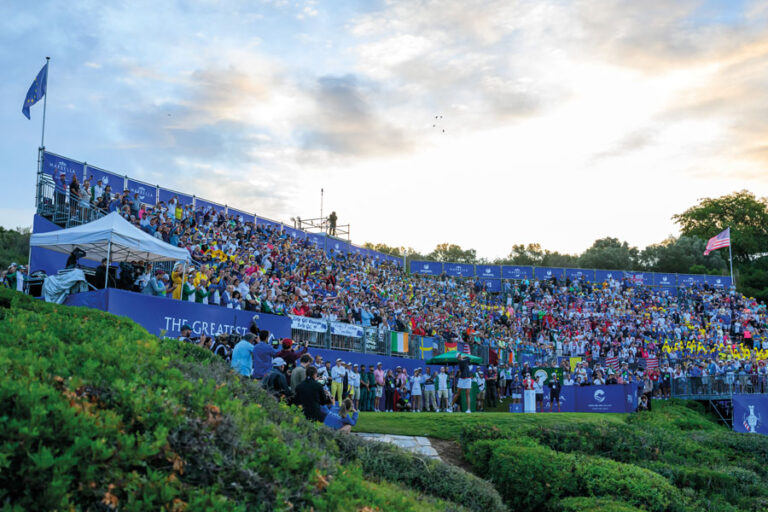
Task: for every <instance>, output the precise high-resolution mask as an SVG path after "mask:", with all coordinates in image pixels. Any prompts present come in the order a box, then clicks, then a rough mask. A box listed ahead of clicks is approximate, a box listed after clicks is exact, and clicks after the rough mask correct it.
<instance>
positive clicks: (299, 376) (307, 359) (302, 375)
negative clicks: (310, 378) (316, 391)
mask: <svg viewBox="0 0 768 512" xmlns="http://www.w3.org/2000/svg"><path fill="white" fill-rule="evenodd" d="M311 363H312V356H310V355H309V354H304V355H302V356H301V358H299V365H298V366H297V367H296V368H294V369H293V371H292V372H291V390H293V392H294V393H295V392H296V388H297V387H298V386H299V384H301V383H302V382H304V381H305V380H306V379H307V367H308V366H309V365H310V364H311Z"/></svg>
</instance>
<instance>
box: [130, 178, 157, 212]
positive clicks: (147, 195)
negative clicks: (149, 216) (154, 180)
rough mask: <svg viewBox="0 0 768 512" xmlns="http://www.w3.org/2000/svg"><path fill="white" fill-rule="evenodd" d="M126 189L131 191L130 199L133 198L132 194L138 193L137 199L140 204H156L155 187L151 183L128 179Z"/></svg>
mask: <svg viewBox="0 0 768 512" xmlns="http://www.w3.org/2000/svg"><path fill="white" fill-rule="evenodd" d="M128 191H129V192H130V193H131V200H133V195H134V194H139V201H141V202H142V204H149V205H152V206H155V205H156V204H157V188H156V187H154V186H152V185H147V184H146V183H142V182H140V181H135V180H131V179H129V180H128Z"/></svg>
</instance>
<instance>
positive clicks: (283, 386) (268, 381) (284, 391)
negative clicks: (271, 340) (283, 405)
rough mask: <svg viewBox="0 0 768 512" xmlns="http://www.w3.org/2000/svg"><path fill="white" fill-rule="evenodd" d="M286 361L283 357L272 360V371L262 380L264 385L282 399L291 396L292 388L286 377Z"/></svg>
mask: <svg viewBox="0 0 768 512" xmlns="http://www.w3.org/2000/svg"><path fill="white" fill-rule="evenodd" d="M285 366H286V365H285V361H284V360H283V358H281V357H276V358H274V359H273V360H272V371H271V372H270V373H269V375H267V376H266V377H264V379H263V380H262V383H261V385H262V387H263V388H264V389H266V390H267V391H269V392H270V393H271V394H272V395H273V396H274V397H275V398H277V399H278V400H279V399H282V398H286V397H289V396H291V389H290V388H289V387H288V381H287V380H286V379H285Z"/></svg>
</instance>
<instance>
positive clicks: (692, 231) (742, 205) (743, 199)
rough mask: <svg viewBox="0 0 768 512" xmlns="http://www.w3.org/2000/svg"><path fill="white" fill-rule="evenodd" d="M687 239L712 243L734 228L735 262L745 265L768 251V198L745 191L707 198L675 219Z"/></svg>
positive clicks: (732, 234) (732, 243)
mask: <svg viewBox="0 0 768 512" xmlns="http://www.w3.org/2000/svg"><path fill="white" fill-rule="evenodd" d="M672 220H674V221H675V222H676V223H677V224H679V225H680V230H681V232H682V234H683V235H685V236H694V237H698V238H701V239H702V240H708V239H710V238H712V237H713V236H715V235H716V234H718V233H720V232H721V231H723V230H724V229H725V228H727V227H730V228H731V249H732V251H733V259H734V261H737V262H741V263H745V262H748V261H749V260H750V259H751V258H752V257H756V256H757V255H758V254H760V253H764V252H766V251H768V199H766V198H759V199H758V198H756V197H755V195H754V194H753V193H752V192H749V191H747V190H742V191H740V192H734V193H732V194H729V195H726V196H721V197H717V198H714V199H712V198H709V197H707V198H704V199H701V200H699V204H697V205H695V206H692V207H690V208H688V209H687V210H685V211H684V212H683V213H679V214H677V215H673V216H672Z"/></svg>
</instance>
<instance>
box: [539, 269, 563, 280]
mask: <svg viewBox="0 0 768 512" xmlns="http://www.w3.org/2000/svg"><path fill="white" fill-rule="evenodd" d="M534 274H535V276H536V279H552V278H553V277H554V278H557V279H561V278H562V277H564V275H565V269H562V268H547V267H536V268H535V269H534Z"/></svg>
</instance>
